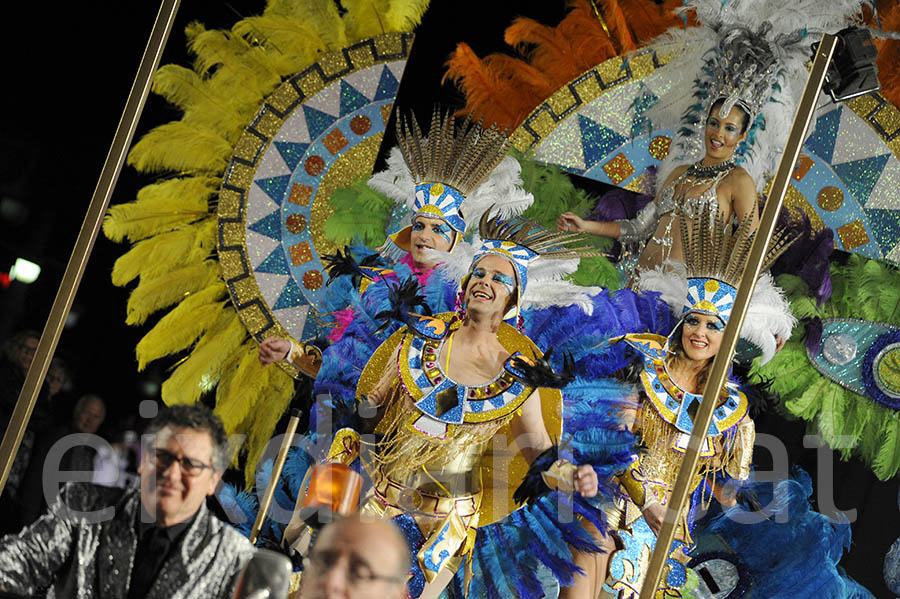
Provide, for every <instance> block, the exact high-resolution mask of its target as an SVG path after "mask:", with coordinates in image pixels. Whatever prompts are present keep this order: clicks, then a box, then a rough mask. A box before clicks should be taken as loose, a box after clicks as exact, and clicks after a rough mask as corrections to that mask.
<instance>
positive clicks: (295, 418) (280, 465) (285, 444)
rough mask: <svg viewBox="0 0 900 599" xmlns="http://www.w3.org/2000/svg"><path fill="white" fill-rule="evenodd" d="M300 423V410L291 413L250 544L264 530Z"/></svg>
mask: <svg viewBox="0 0 900 599" xmlns="http://www.w3.org/2000/svg"><path fill="white" fill-rule="evenodd" d="M299 423H300V410H294V411H293V412H292V413H291V419H290V420H289V421H288V426H287V431H286V432H285V433H284V439H283V440H282V441H281V448H280V449H279V450H278V455H277V456H276V457H275V465H274V466H273V467H272V475H271V476H270V477H269V484H268V485H267V486H266V492H265V494H264V495H263V499H262V501H261V502H260V504H259V512H257V513H256V521H255V522H253V528H252V529H251V530H250V542H251V543H253V544H254V545H256V539H257V538H258V537H259V531H260V530H262V525H263V522H265V521H266V516H267V515H268V514H269V506H270V505H272V498H273V497H274V496H275V489H276V488H277V487H278V479H280V478H281V471H282V469H284V461H285V460H286V459H287V454H288V450H289V449H290V448H291V442H292V441H293V440H294V433H296V432H297V425H298V424H299Z"/></svg>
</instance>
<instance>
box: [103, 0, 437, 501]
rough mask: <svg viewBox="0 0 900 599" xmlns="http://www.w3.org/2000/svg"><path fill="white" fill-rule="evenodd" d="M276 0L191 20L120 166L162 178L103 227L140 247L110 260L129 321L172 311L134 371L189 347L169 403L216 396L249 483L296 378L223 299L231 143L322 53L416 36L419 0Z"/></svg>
mask: <svg viewBox="0 0 900 599" xmlns="http://www.w3.org/2000/svg"><path fill="white" fill-rule="evenodd" d="M342 4H343V9H344V10H343V12H341V11H339V9H338V7H337V5H336V3H335V2H334V1H333V0H270V1H269V3H268V6H267V7H266V10H265V11H264V12H263V14H262V15H259V16H254V17H249V18H245V19H243V20H241V21H239V22H238V23H236V24H235V25H234V26H233V27H232V29H231V30H230V31H226V30H207V29H206V28H204V27H203V26H202V25H201V24H199V23H192V24H191V25H189V26H188V27H187V28H186V35H187V38H188V47H189V49H190V51H191V52H192V53H193V54H194V56H195V59H194V63H193V64H192V65H191V67H190V68H187V67H185V66H176V65H167V66H163V67H162V68H161V69H159V71H158V72H157V74H156V77H155V79H154V83H153V92H154V93H157V94H159V95H160V96H162V97H163V98H165V99H166V100H167V101H168V102H170V103H172V104H173V105H174V106H175V107H176V108H178V109H179V110H180V111H181V112H182V114H183V116H182V118H180V119H179V120H176V121H173V122H170V123H166V124H163V125H160V126H158V127H156V128H155V129H153V130H152V131H150V132H149V133H147V134H146V135H145V136H144V137H143V138H142V139H141V140H139V141H138V142H137V143H136V144H135V145H134V146H133V148H132V149H131V152H130V154H129V157H128V163H129V164H130V165H131V166H133V167H134V168H135V169H136V170H138V171H140V172H142V173H151V174H161V175H164V176H165V177H167V178H166V179H165V180H162V181H160V182H156V183H153V184H151V185H148V186H146V187H144V188H143V189H142V190H140V191H139V192H138V194H137V199H136V200H135V201H134V202H131V203H128V204H124V205H119V206H113V207H112V208H110V210H109V213H108V214H107V216H106V219H105V221H104V226H103V230H104V233H105V234H106V235H107V237H109V238H110V239H112V240H113V241H126V240H127V241H129V242H132V243H135V242H136V243H135V245H134V246H133V247H132V249H131V250H130V251H128V252H127V253H126V254H124V255H123V256H122V257H121V258H119V260H118V261H117V262H116V265H115V267H114V271H113V283H114V284H116V285H127V284H129V283H131V282H132V281H134V280H135V279H137V280H138V283H137V285H136V287H135V288H134V290H133V291H132V293H131V296H130V297H129V299H128V305H127V310H126V312H127V316H126V322H127V323H129V324H132V325H139V324H142V323H144V322H146V320H147V318H148V317H150V316H151V315H152V314H153V313H155V312H157V311H159V310H164V309H169V312H168V313H167V314H166V315H165V316H164V317H163V318H161V319H160V320H159V321H158V322H157V323H156V325H155V326H154V327H153V328H152V329H151V330H150V331H148V332H147V333H146V335H145V336H144V338H143V339H142V340H141V341H140V343H139V344H138V347H137V357H138V366H139V368H141V369H143V368H145V367H146V365H147V363H149V362H150V361H153V360H156V359H159V358H162V357H164V356H167V355H171V354H175V353H179V352H183V351H185V350H189V351H190V353H189V355H188V357H187V358H185V359H184V360H182V361H181V362H179V363H178V365H177V367H176V368H175V369H174V370H173V371H172V373H171V376H170V377H169V379H168V380H167V381H165V383H164V384H163V386H162V399H163V401H165V402H166V403H167V404H170V405H171V404H178V403H192V402H195V401H197V400H198V399H200V397H201V396H202V395H203V394H204V393H207V392H210V391H212V390H213V389H215V391H216V413H217V414H218V415H219V416H220V417H221V418H222V420H223V422H224V424H225V428H226V430H227V431H228V433H229V434H238V435H245V436H246V437H247V438H248V443H246V444H245V445H244V449H245V450H246V451H247V470H246V475H247V481H248V484H249V483H251V482H252V479H253V473H254V470H255V467H256V462H257V460H258V459H259V457H260V456H261V455H262V453H263V451H264V449H265V447H266V445H267V443H268V442H269V438H270V437H271V435H272V432H273V430H274V428H275V425H276V423H277V422H278V420H279V419H280V417H281V415H282V413H283V411H284V410H285V409H286V408H287V406H288V405H289V403H290V400H291V397H292V395H293V387H294V385H293V379H291V377H290V376H289V375H287V374H286V373H285V372H284V371H283V370H281V369H279V368H263V367H262V366H261V365H260V364H259V361H258V360H257V357H256V354H257V344H256V341H254V340H253V339H251V338H250V336H249V335H248V333H247V330H246V329H245V327H244V325H243V324H242V323H241V321H240V319H239V318H238V316H237V313H236V312H235V310H234V308H233V307H232V306H231V303H230V302H229V301H228V300H227V295H228V290H227V287H226V285H225V283H224V281H223V280H222V277H221V273H220V270H219V264H218V263H217V261H216V255H215V251H214V250H215V245H214V244H215V239H216V235H215V227H216V205H217V192H218V190H219V188H220V187H221V185H222V179H223V175H224V170H225V168H226V166H227V164H228V162H229V160H230V158H231V156H232V154H233V153H234V151H235V144H236V143H237V141H238V139H239V138H240V136H241V134H242V132H243V131H244V129H245V128H246V127H247V126H248V125H249V124H250V121H251V119H252V118H253V117H254V116H255V115H256V113H257V112H258V111H259V108H260V106H261V105H262V103H263V102H264V101H265V99H266V97H267V96H268V94H270V93H272V92H273V91H274V90H275V88H276V87H277V86H278V85H279V84H281V82H282V81H284V80H285V79H287V78H289V77H290V76H292V75H294V74H296V73H298V72H300V71H302V70H303V69H304V68H306V67H308V66H309V65H310V64H312V63H313V62H314V61H316V60H318V59H319V58H321V56H322V55H323V54H324V53H325V52H329V51H333V50H338V49H340V48H342V47H345V46H347V45H349V44H353V43H354V42H356V41H359V40H361V39H364V38H367V37H371V36H373V35H377V34H381V33H387V32H406V31H410V30H411V29H412V28H413V27H414V26H415V25H417V24H418V22H419V20H420V19H421V16H422V14H423V13H424V11H425V9H426V8H427V6H428V1H427V0H344V1H343V2H342Z"/></svg>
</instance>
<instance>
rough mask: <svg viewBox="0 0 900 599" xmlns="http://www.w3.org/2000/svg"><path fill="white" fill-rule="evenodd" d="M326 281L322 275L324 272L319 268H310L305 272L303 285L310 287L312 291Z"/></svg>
mask: <svg viewBox="0 0 900 599" xmlns="http://www.w3.org/2000/svg"><path fill="white" fill-rule="evenodd" d="M324 282H325V279H324V278H323V277H322V273H321V272H319V271H318V270H308V271H306V272H305V273H304V274H303V286H304V287H306V288H307V289H309V290H310V291H315V290H316V289H319V288H320V287H322V283H324Z"/></svg>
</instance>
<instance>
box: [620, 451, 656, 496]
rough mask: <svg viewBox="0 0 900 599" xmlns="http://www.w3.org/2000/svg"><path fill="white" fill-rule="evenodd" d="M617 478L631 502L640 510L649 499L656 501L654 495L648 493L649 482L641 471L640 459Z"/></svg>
mask: <svg viewBox="0 0 900 599" xmlns="http://www.w3.org/2000/svg"><path fill="white" fill-rule="evenodd" d="M616 478H618V479H619V483H620V484H621V485H622V486H623V487H624V488H625V491H626V492H627V493H628V496H629V497H631V501H633V502H634V504H635V505H636V506H638V507H639V508H643V507H644V505H645V504H646V503H647V502H648V500H649V499H652V500H654V501H655V497H654V496H653V493H650V492H648V490H647V488H646V486H645V484H646V482H647V481H646V479H645V478H644V473H643V471H641V461H640V459H639V458H635V460H634V461H633V462H632V463H631V465H630V466H628V468H626V469H625V472H623V473H622V474H618V475H617V476H616Z"/></svg>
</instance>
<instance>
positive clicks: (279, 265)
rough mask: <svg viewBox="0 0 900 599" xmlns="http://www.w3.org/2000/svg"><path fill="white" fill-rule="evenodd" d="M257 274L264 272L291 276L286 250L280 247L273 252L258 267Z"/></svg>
mask: <svg viewBox="0 0 900 599" xmlns="http://www.w3.org/2000/svg"><path fill="white" fill-rule="evenodd" d="M256 272H264V273H267V274H270V275H289V274H291V267H290V265H288V261H287V256H285V255H284V248H282V247H281V246H280V245H279V246H278V247H277V248H275V249H274V250H272V253H271V254H269V255H268V257H267V258H266V259H265V260H263V261H262V263H260V265H259V266H257V267H256Z"/></svg>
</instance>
